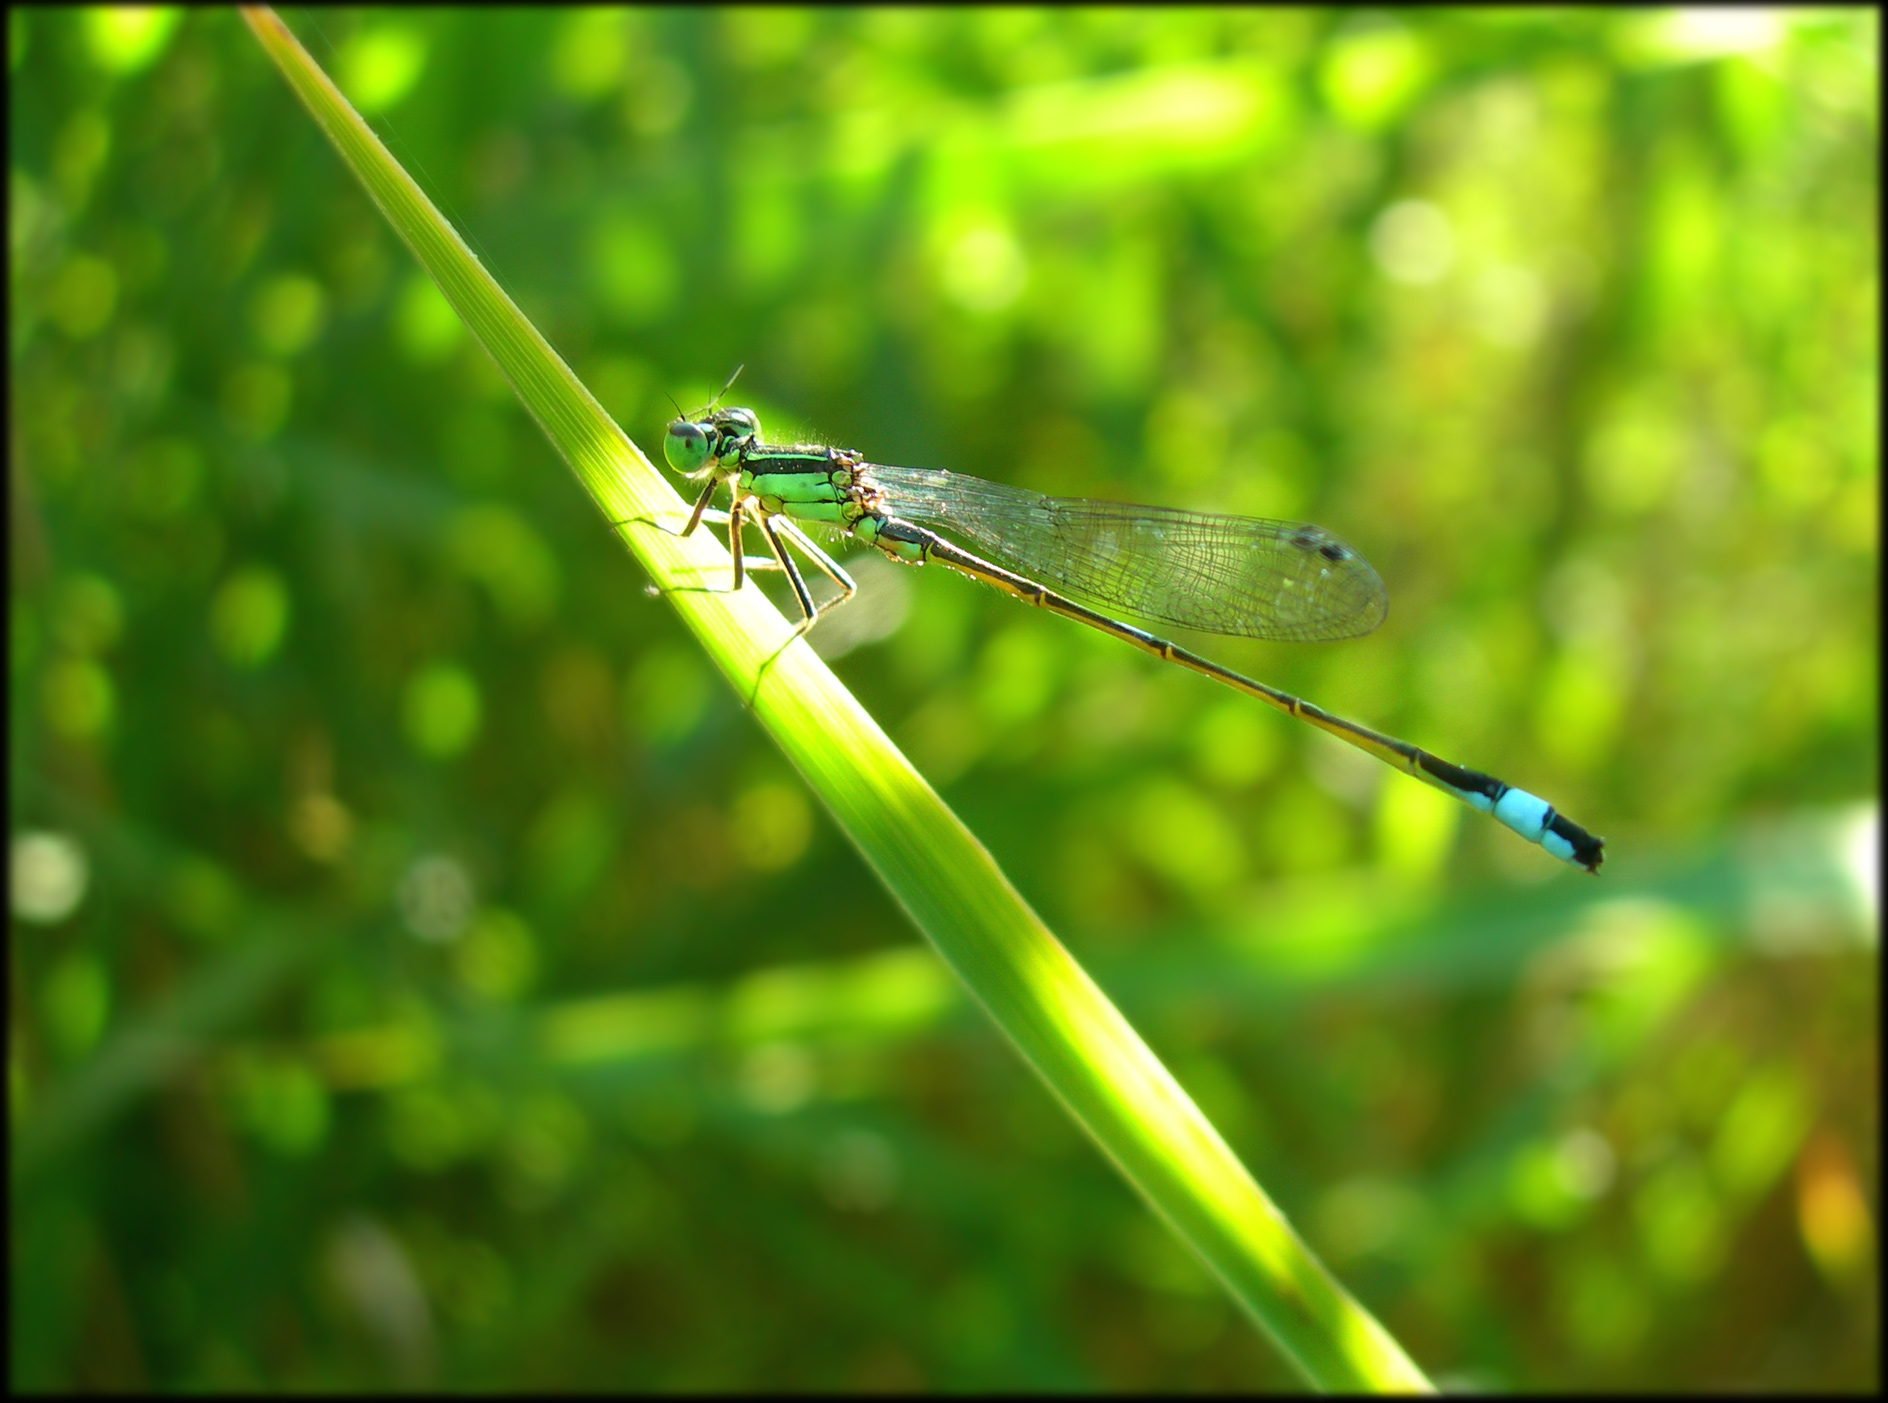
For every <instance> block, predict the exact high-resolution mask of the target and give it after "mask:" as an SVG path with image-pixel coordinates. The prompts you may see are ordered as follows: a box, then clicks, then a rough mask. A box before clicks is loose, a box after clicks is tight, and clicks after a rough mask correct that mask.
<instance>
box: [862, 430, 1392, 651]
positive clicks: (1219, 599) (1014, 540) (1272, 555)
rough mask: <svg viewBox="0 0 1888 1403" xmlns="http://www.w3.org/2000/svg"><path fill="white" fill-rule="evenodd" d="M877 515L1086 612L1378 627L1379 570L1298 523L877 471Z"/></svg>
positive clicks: (1278, 631) (1281, 626) (1320, 635)
mask: <svg viewBox="0 0 1888 1403" xmlns="http://www.w3.org/2000/svg"><path fill="white" fill-rule="evenodd" d="M864 471H865V472H866V473H867V474H868V475H869V476H870V478H871V480H872V481H873V482H874V483H876V484H877V485H878V487H879V488H880V489H881V490H882V491H883V492H884V494H885V505H886V509H887V510H888V511H889V512H891V513H892V514H893V515H894V516H901V517H904V518H905V519H906V520H908V521H912V522H915V523H917V524H918V525H920V526H928V527H931V528H933V529H935V530H938V531H940V532H942V533H943V534H945V535H948V536H951V537H953V538H955V539H957V540H959V541H961V542H962V543H963V544H964V545H966V546H968V547H970V548H972V549H974V550H976V551H978V552H980V553H981V554H983V555H986V556H988V557H989V558H990V559H991V560H992V561H994V562H995V563H996V564H998V565H1001V566H1003V567H1004V568H1006V569H1008V570H1011V571H1013V572H1015V573H1016V574H1019V575H1022V576H1024V577H1025V578H1027V579H1030V580H1034V581H1035V582H1036V583H1037V584H1041V585H1046V586H1047V587H1048V588H1050V589H1052V590H1055V591H1056V592H1057V593H1059V594H1065V595H1067V596H1068V597H1069V598H1071V599H1073V600H1075V601H1076V602H1078V603H1081V604H1086V605H1088V606H1089V607H1090V608H1094V609H1101V610H1108V611H1118V612H1121V613H1125V614H1130V615H1132V616H1134V617H1136V618H1141V619H1153V620H1158V621H1159V622H1161V623H1168V624H1174V625H1177V626H1178V627H1181V628H1195V629H1200V630H1202V631H1204V632H1207V633H1221V634H1230V635H1233V636H1236V637H1241V638H1275V639H1282V640H1288V641H1291V642H1299V643H1310V642H1319V641H1328V640H1331V639H1338V638H1355V637H1357V636H1358V635H1360V634H1365V633H1369V632H1370V631H1371V630H1372V629H1374V628H1375V627H1376V626H1377V625H1378V624H1380V623H1382V622H1383V616H1384V614H1385V613H1386V612H1387V610H1388V608H1389V599H1388V596H1387V595H1385V593H1384V589H1383V581H1382V580H1380V579H1378V578H1377V572H1376V571H1375V570H1373V569H1371V568H1370V564H1369V562H1368V561H1366V560H1365V559H1364V558H1363V557H1362V556H1360V555H1358V554H1357V552H1356V551H1354V550H1352V549H1351V548H1350V547H1349V546H1347V545H1345V544H1344V543H1343V542H1342V541H1340V540H1338V539H1337V537H1335V536H1333V535H1332V534H1331V533H1330V532H1329V531H1326V530H1324V529H1323V528H1322V527H1319V526H1308V525H1305V524H1303V523H1301V522H1295V521H1266V520H1264V519H1262V518H1260V517H1254V516H1220V515H1216V514H1214V513H1211V512H1187V511H1175V510H1172V509H1171V508H1168V507H1142V506H1134V505H1132V504H1130V503H1126V502H1100V501H1093V500H1091V499H1089V498H1085V497H1045V496H1043V495H1042V494H1041V493H1039V492H1025V491H1022V490H1020V489H1018V488H1015V487H1005V486H1003V485H1002V484H1001V483H996V482H986V481H984V480H983V479H982V478H977V477H966V476H964V475H963V474H961V473H947V472H941V471H937V470H932V469H924V468H898V467H890V466H884V465H880V464H877V463H870V464H867V465H865V469H864Z"/></svg>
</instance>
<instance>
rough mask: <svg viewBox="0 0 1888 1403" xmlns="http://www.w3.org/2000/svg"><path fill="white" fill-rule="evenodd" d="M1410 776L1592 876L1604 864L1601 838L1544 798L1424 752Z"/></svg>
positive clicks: (1604, 852)
mask: <svg viewBox="0 0 1888 1403" xmlns="http://www.w3.org/2000/svg"><path fill="white" fill-rule="evenodd" d="M1415 773H1416V774H1417V775H1418V776H1419V777H1421V778H1423V779H1427V780H1429V781H1430V782H1431V783H1432V784H1434V785H1435V786H1436V787H1437V788H1439V789H1445V790H1447V791H1448V792H1449V793H1451V794H1453V795H1454V796H1455V797H1456V798H1458V799H1460V800H1461V801H1462V802H1463V803H1464V804H1467V805H1468V806H1469V807H1470V808H1471V809H1476V810H1479V811H1480V812H1482V813H1485V814H1489V815H1491V816H1493V817H1494V818H1495V819H1497V820H1499V821H1500V822H1501V823H1503V824H1505V825H1506V826H1507V827H1509V828H1511V829H1513V830H1514V831H1515V832H1516V833H1519V834H1520V835H1521V836H1522V837H1523V838H1525V839H1527V840H1528V841H1529V842H1530V843H1539V844H1540V845H1541V846H1542V847H1543V848H1545V849H1547V851H1548V852H1550V853H1552V854H1553V855H1554V856H1555V857H1557V858H1559V859H1560V860H1561V861H1562V862H1570V863H1572V864H1573V865H1574V866H1575V867H1583V868H1585V869H1586V870H1587V871H1588V872H1598V871H1599V870H1600V863H1601V862H1603V861H1604V860H1605V857H1606V840H1605V839H1604V838H1597V837H1595V836H1594V835H1593V834H1591V833H1589V832H1587V831H1586V830H1585V829H1584V828H1582V827H1580V825H1579V824H1577V823H1575V822H1573V820H1572V819H1569V818H1567V817H1566V816H1565V815H1563V814H1561V813H1559V812H1558V811H1557V810H1556V809H1555V808H1554V806H1553V805H1552V804H1550V803H1548V802H1547V801H1546V800H1545V799H1542V798H1540V797H1539V796H1538V795H1534V794H1529V793H1528V792H1527V791H1526V790H1525V789H1516V788H1515V787H1514V786H1513V785H1511V784H1506V783H1504V782H1503V781H1501V780H1498V779H1496V778H1495V777H1494V776H1493V775H1485V774H1482V773H1481V772H1480V771H1478V770H1465V769H1463V768H1462V767H1461V766H1460V765H1451V764H1450V763H1449V762H1448V761H1447V760H1438V759H1436V757H1435V756H1433V755H1430V754H1428V753H1426V752H1425V753H1423V754H1422V757H1421V761H1420V768H1419V769H1418V770H1417V771H1416V772H1415Z"/></svg>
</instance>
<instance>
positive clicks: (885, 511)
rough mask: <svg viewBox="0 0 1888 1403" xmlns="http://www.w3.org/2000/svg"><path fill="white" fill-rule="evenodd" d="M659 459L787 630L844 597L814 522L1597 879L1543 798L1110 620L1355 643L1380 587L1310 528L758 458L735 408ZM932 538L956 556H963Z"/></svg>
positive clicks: (1369, 625) (834, 463)
mask: <svg viewBox="0 0 1888 1403" xmlns="http://www.w3.org/2000/svg"><path fill="white" fill-rule="evenodd" d="M736 373H737V374H738V373H739V372H736ZM730 383H732V381H730ZM663 453H664V456H665V457H667V458H668V460H669V466H670V467H672V468H674V469H675V470H676V471H677V472H679V473H681V474H683V475H684V476H685V477H688V478H690V479H693V480H696V481H701V482H702V483H703V487H702V490H701V495H700V496H699V497H698V498H697V499H696V501H695V508H694V510H693V511H691V512H690V513H689V517H688V524H687V525H686V526H684V527H683V528H682V531H681V534H682V535H684V536H687V535H689V534H691V533H692V532H693V531H694V530H695V529H696V528H697V527H698V526H700V525H701V523H702V521H703V520H704V519H708V518H710V517H711V516H712V517H713V518H714V519H716V520H725V522H726V525H727V532H728V548H729V550H730V551H732V552H733V555H734V588H736V589H739V588H740V587H741V584H742V582H743V580H744V579H745V575H746V571H747V570H748V569H749V568H751V567H758V566H765V567H768V568H777V569H779V570H780V571H781V572H782V573H783V574H784V575H785V576H786V577H787V581H788V583H789V584H790V585H791V586H792V589H793V594H794V597H795V599H797V600H798V601H799V605H800V613H801V621H800V630H801V632H805V631H806V630H807V629H809V628H811V627H812V626H813V625H814V624H815V623H817V622H818V621H819V618H820V616H821V614H822V613H824V612H825V611H826V610H829V609H832V608H835V607H837V606H838V605H840V604H843V603H845V602H846V601H847V600H848V599H850V598H851V597H852V596H853V594H854V593H855V586H854V585H853V582H852V578H851V577H850V576H849V575H847V574H846V572H845V571H844V570H843V569H842V568H840V565H839V562H838V561H836V560H834V559H833V558H832V557H831V556H830V555H828V554H827V553H826V551H825V550H823V549H821V547H820V546H819V545H818V544H817V543H815V542H814V541H813V540H812V539H811V538H810V537H809V536H808V535H807V534H806V532H805V531H804V530H802V529H801V526H800V523H802V522H819V523H823V524H825V525H827V526H830V527H836V528H837V529H838V530H840V531H843V532H845V533H847V534H849V535H851V536H854V537H856V538H857V539H858V540H860V541H863V542H864V543H865V544H867V545H870V546H873V547H876V548H877V549H878V550H880V551H882V552H883V553H884V554H886V555H887V556H889V557H891V558H892V559H893V560H896V561H900V562H903V563H904V564H907V565H922V564H925V563H926V562H935V563H936V564H939V565H948V566H949V567H950V568H951V569H953V570H956V571H958V572H959V573H961V574H964V575H968V576H970V578H971V579H973V580H981V581H982V582H983V583H984V584H987V585H993V586H995V587H996V588H997V589H1000V590H1002V591H1004V592H1005V593H1006V594H1012V595H1015V596H1016V597H1017V598H1018V599H1021V600H1023V601H1024V602H1025V603H1028V604H1034V605H1036V606H1038V607H1039V608H1043V609H1047V610H1049V611H1050V612H1051V613H1056V614H1060V615H1062V616H1063V617H1065V618H1070V619H1074V620H1076V621H1077V622H1080V623H1084V624H1087V625H1088V626H1089V627H1090V628H1095V629H1099V630H1101V632H1103V633H1107V634H1111V635H1112V636H1114V637H1116V638H1119V639H1122V640H1123V641H1124V642H1128V643H1131V644H1133V645H1134V646H1135V647H1137V648H1140V649H1142V650H1143V651H1145V652H1148V653H1152V654H1153V655H1154V656H1155V657H1157V658H1161V659H1163V660H1164V661H1167V662H1171V663H1178V664H1179V665H1180V666H1181V667H1184V668H1188V669H1190V670H1192V671H1194V672H1197V673H1200V674H1202V675H1204V676H1206V677H1210V678H1212V679H1213V680H1214V681H1216V682H1223V683H1224V684H1225V685H1227V686H1228V687H1232V688H1234V689H1236V690H1238V691H1240V692H1244V693H1245V694H1246V695H1247V696H1251V697H1256V698H1258V699H1259V700H1260V701H1262V702H1265V703H1266V704H1267V705H1269V706H1273V707H1276V708H1277V709H1278V710H1280V711H1283V712H1285V713H1286V714H1287V715H1290V716H1296V717H1298V718H1299V719H1300V720H1303V721H1309V722H1310V723H1311V724H1312V725H1314V726H1316V727H1317V728H1318V729H1319V730H1322V731H1326V732H1328V733H1329V734H1331V735H1334V736H1336V737H1337V738H1338V739H1339V740H1342V741H1345V742H1348V743H1349V744H1351V745H1354V746H1356V747H1357V748H1358V749H1359V750H1362V751H1364V752H1366V753H1367V754H1370V755H1374V756H1376V757H1377V758H1378V759H1379V760H1382V761H1383V762H1384V763H1386V764H1388V765H1391V766H1394V767H1395V768H1396V769H1398V770H1401V771H1403V772H1404V773H1405V774H1408V775H1413V776H1415V777H1416V778H1417V779H1419V780H1422V781H1423V782H1425V783H1426V784H1430V785H1433V786H1434V787H1435V788H1437V789H1440V790H1442V791H1443V793H1445V794H1450V795H1453V796H1454V797H1455V798H1457V799H1460V800H1461V801H1462V802H1463V803H1465V804H1467V805H1468V806H1469V807H1470V808H1473V809H1476V810H1478V811H1479V812H1481V813H1485V814H1492V815H1493V816H1494V817H1495V818H1497V819H1498V820H1500V821H1501V822H1502V823H1503V824H1505V825H1507V826H1508V827H1509V828H1511V829H1513V830H1514V831H1515V832H1516V833H1519V834H1520V835H1521V836H1522V837H1523V838H1526V839H1527V840H1528V841H1529V842H1532V843H1538V844H1540V845H1541V846H1542V847H1543V848H1545V849H1546V850H1547V851H1548V852H1550V853H1552V854H1553V855H1554V856H1555V857H1557V858H1560V859H1561V860H1563V861H1565V862H1570V863H1572V864H1574V865H1575V866H1576V867H1583V868H1585V869H1586V870H1587V871H1588V872H1597V871H1599V867H1600V862H1601V860H1602V859H1603V857H1604V855H1605V854H1604V846H1605V845H1604V840H1602V839H1600V838H1596V837H1595V836H1594V835H1592V834H1591V833H1588V832H1587V831H1586V830H1585V829H1584V828H1582V827H1580V826H1579V825H1578V824H1577V823H1574V822H1573V821H1572V820H1571V819H1568V818H1567V817H1565V816H1564V815H1562V814H1560V813H1557V812H1556V811H1555V810H1554V808H1553V806H1552V805H1551V804H1549V803H1547V802H1546V801H1545V800H1544V799H1540V798H1537V797H1536V796H1534V795H1532V794H1529V793H1528V792H1527V791H1526V790H1523V789H1516V788H1515V787H1514V786H1512V785H1510V784H1507V783H1504V782H1503V781H1501V780H1498V779H1496V778H1495V777H1494V776H1493V775H1485V774H1482V773H1480V772H1479V771H1476V770H1468V769H1464V768H1462V767H1461V766H1459V765H1451V764H1450V763H1449V762H1448V761H1446V760H1439V759H1437V758H1436V757H1435V756H1433V755H1431V754H1430V753H1429V752H1428V751H1426V750H1420V749H1418V748H1417V747H1416V746H1413V745H1411V744H1409V742H1407V741H1402V740H1397V739H1396V738H1395V737H1394V736H1386V735H1383V734H1382V733H1380V732H1378V731H1373V730H1371V729H1370V728H1369V727H1367V726H1360V725H1358V724H1357V723H1356V722H1354V721H1346V720H1345V719H1344V718H1342V717H1341V716H1333V715H1332V714H1331V713H1330V712H1328V711H1325V710H1324V709H1323V708H1321V707H1318V706H1314V705H1312V703H1310V702H1308V701H1305V700H1303V699H1301V698H1299V697H1295V696H1292V695H1291V694H1290V693H1289V692H1282V691H1280V690H1279V689H1278V688H1276V687H1269V686H1267V685H1266V684H1265V683H1263V682H1259V681H1255V680H1254V679H1252V678H1250V677H1245V676H1242V675H1241V674H1239V673H1237V672H1234V671H1232V670H1231V669H1230V668H1225V667H1221V666H1220V665H1219V664H1218V663H1216V662H1213V661H1212V660H1210V659H1208V658H1204V657H1201V656H1200V655H1199V654H1198V653H1193V652H1189V651H1188V650H1187V649H1185V648H1182V647H1180V646H1179V645H1178V644H1174V643H1170V642H1168V641H1167V640H1166V639H1164V638H1156V637H1155V636H1154V635H1153V634H1151V633H1148V632H1146V631H1144V630H1142V629H1139V628H1135V627H1134V626H1133V625H1131V624H1126V623H1122V622H1121V621H1119V620H1118V619H1116V618H1114V617H1112V616H1113V615H1114V614H1115V613H1125V614H1129V615H1131V616H1134V617H1136V618H1143V619H1151V620H1155V621H1158V622H1161V623H1168V624H1174V625H1177V626H1179V627H1182V628H1193V629H1199V630H1201V631H1203V632H1206V633H1218V634H1225V635H1230V636H1235V637H1241V638H1271V639H1285V640H1290V641H1294V642H1316V641H1325V640H1334V639H1340V638H1355V637H1357V636H1359V635H1361V634H1365V633H1369V632H1370V631H1371V630H1372V629H1374V628H1375V627H1376V626H1377V625H1378V624H1380V623H1382V622H1383V616H1384V614H1385V612H1386V610H1387V609H1388V598H1387V596H1386V595H1385V593H1384V589H1383V582H1382V581H1381V580H1380V579H1378V578H1377V572H1376V571H1375V570H1373V569H1371V568H1370V565H1369V564H1368V563H1367V562H1366V561H1365V560H1364V559H1363V557H1362V556H1360V555H1358V554H1357V552H1355V551H1354V550H1352V549H1351V548H1350V547H1349V546H1347V545H1345V544H1344V543H1343V542H1342V541H1340V540H1338V539H1337V537H1335V536H1333V535H1332V534H1331V533H1330V532H1328V531H1325V530H1324V529H1323V528H1321V527H1317V526H1309V525H1305V524H1303V523H1299V522H1289V521H1265V520H1262V519H1260V518H1257V517H1245V516H1219V515H1214V514H1211V513H1205V512H1188V511H1175V510H1172V509H1170V508H1166V507H1142V506H1132V505H1129V504H1127V503H1124V502H1103V501H1091V500H1088V499H1085V498H1074V497H1045V496H1042V495H1041V494H1040V493H1036V492H1025V491H1022V490H1020V489H1018V488H1014V487H1005V486H1003V485H1002V484H1000V483H995V482H986V481H984V480H983V479H981V478H975V477H967V476H965V475H963V474H960V473H948V472H940V471H936V470H929V469H920V468H899V467H892V466H889V465H887V464H883V463H873V462H868V461H867V460H866V458H865V457H864V455H863V454H860V453H857V452H855V451H854V450H852V449H850V448H832V447H828V446H826V445H824V444H789V445H779V444H770V443H766V442H764V441H763V440H762V438H761V433H760V420H759V419H758V418H757V417H756V416H755V414H754V411H753V410H751V409H739V408H727V409H718V408H715V407H714V406H712V405H711V406H709V407H708V408H706V409H703V410H701V411H700V412H698V413H696V414H692V415H686V414H685V415H682V416H681V417H679V418H677V419H675V420H674V421H673V422H671V423H670V424H669V426H668V434H667V438H666V440H665V442H664V444H663ZM722 486H726V487H727V488H728V490H729V495H730V501H729V506H728V510H727V511H726V512H725V513H710V511H709V505H708V504H709V502H710V500H711V499H712V498H713V496H714V494H715V492H716V490H717V489H719V488H721V487H722ZM749 520H751V521H753V523H754V524H755V525H756V526H757V527H759V529H760V533H761V535H762V537H764V538H765V540H766V542H767V549H768V550H769V552H770V553H771V555H772V559H771V560H765V559H763V560H753V561H750V560H747V559H745V558H744V557H743V555H742V549H741V532H742V528H743V526H744V524H745V523H746V522H747V521H749ZM932 528H936V529H935V530H934V529H932ZM940 533H944V534H940ZM947 536H953V537H957V538H959V539H961V540H963V541H966V542H968V543H969V544H970V545H971V546H973V547H975V552H976V553H973V551H972V550H969V549H966V548H965V547H964V546H961V545H958V544H956V542H955V541H952V540H950V539H947ZM788 542H791V543H792V544H793V546H794V547H795V548H797V549H798V550H799V551H800V553H801V554H802V555H803V556H804V557H805V558H806V559H807V560H808V561H810V562H811V563H812V564H813V566H814V567H815V568H817V569H818V570H819V571H820V573H822V574H824V575H825V576H826V577H827V578H828V579H830V580H831V581H832V582H833V583H834V584H835V585H837V586H838V587H839V594H838V595H837V596H836V597H835V598H833V599H830V600H828V601H826V602H825V603H824V604H823V605H820V604H815V603H814V601H813V596H812V594H811V592H809V591H808V589H807V587H806V581H805V580H804V579H803V578H802V577H801V574H800V571H799V568H798V567H797V566H796V565H795V564H794V563H793V559H792V557H791V556H789V555H788V554H787V543H788Z"/></svg>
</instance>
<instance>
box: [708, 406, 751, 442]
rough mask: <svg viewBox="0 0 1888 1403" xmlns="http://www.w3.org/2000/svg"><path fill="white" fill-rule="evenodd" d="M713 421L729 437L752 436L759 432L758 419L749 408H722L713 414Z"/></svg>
mask: <svg viewBox="0 0 1888 1403" xmlns="http://www.w3.org/2000/svg"><path fill="white" fill-rule="evenodd" d="M715 423H716V424H718V425H719V426H720V427H721V431H722V432H723V433H724V434H726V435H727V436H728V437H729V438H753V437H755V436H756V435H758V434H759V433H760V420H759V419H758V418H757V417H756V416H755V414H754V411H753V410H751V409H724V410H722V411H721V412H720V413H719V414H717V415H715Z"/></svg>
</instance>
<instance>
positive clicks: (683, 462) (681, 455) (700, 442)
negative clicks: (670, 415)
mask: <svg viewBox="0 0 1888 1403" xmlns="http://www.w3.org/2000/svg"><path fill="white" fill-rule="evenodd" d="M662 456H663V457H665V458H667V459H668V460H669V466H670V467H671V468H674V469H675V470H676V471H677V472H678V473H692V472H694V471H695V470H696V469H697V468H699V467H701V466H702V464H704V463H706V462H707V461H708V432H707V430H705V429H704V428H702V426H701V425H700V424H691V423H689V422H688V420H686V419H677V420H675V421H674V422H673V423H671V424H670V425H669V432H668V436H667V437H666V438H665V439H664V440H663V442H662Z"/></svg>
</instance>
